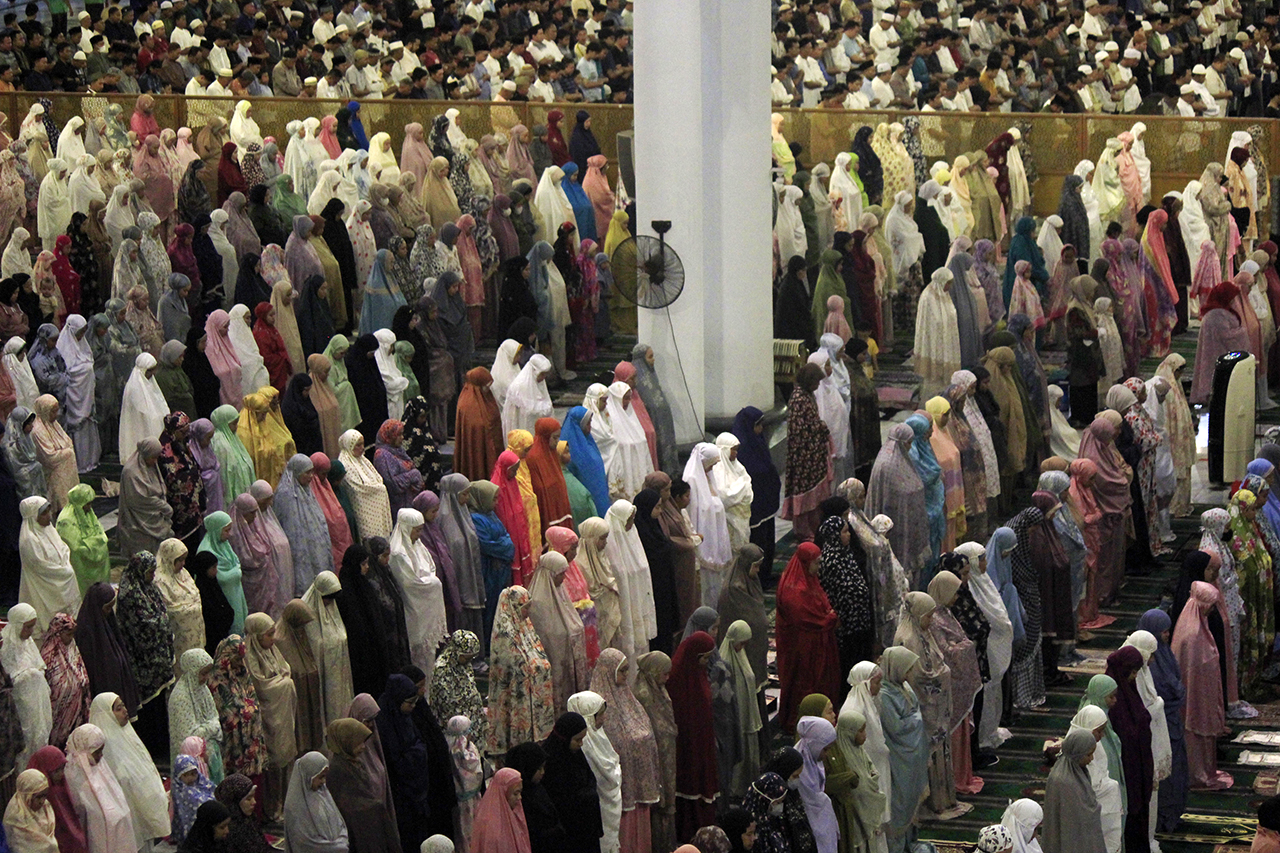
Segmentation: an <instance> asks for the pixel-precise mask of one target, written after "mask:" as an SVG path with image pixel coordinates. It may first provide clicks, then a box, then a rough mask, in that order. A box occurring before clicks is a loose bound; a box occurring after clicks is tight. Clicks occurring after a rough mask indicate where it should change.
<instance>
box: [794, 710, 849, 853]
mask: <svg viewBox="0 0 1280 853" xmlns="http://www.w3.org/2000/svg"><path fill="white" fill-rule="evenodd" d="M796 735H797V741H796V750H797V751H798V752H799V753H800V755H801V757H802V758H803V759H804V769H803V770H801V771H800V798H801V800H802V801H803V802H804V811H805V814H806V815H807V816H808V818H809V827H810V828H811V829H812V830H813V839H814V842H815V843H816V845H817V850H818V853H835V850H836V847H837V843H838V841H839V838H840V827H839V824H838V823H837V821H836V814H835V809H834V808H833V807H832V805H831V798H830V797H829V796H828V795H827V794H826V792H825V791H824V790H823V789H824V788H825V785H826V781H827V776H826V769H825V768H824V766H823V763H822V754H823V752H824V751H825V750H826V749H827V747H829V746H831V745H832V744H834V743H835V741H836V730H835V727H834V726H832V725H831V723H829V722H828V721H826V720H824V719H822V718H820V717H801V718H800V722H799V723H797V724H796Z"/></svg>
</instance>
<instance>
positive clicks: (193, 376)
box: [182, 323, 222, 418]
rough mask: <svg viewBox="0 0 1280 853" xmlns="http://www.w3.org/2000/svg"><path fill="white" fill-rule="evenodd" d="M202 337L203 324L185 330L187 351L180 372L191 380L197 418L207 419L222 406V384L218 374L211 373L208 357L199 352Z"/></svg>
mask: <svg viewBox="0 0 1280 853" xmlns="http://www.w3.org/2000/svg"><path fill="white" fill-rule="evenodd" d="M204 336H205V332H204V324H203V323H202V324H201V325H199V326H196V325H192V326H191V328H190V329H187V350H186V352H185V353H184V354H183V357H182V372H183V373H185V374H187V378H188V379H190V380H191V393H192V396H193V397H194V398H195V401H196V412H197V413H198V414H197V416H198V417H201V418H207V417H209V415H211V414H212V413H213V410H214V409H216V408H218V406H220V405H222V396H221V392H220V389H221V388H222V383H221V382H220V381H219V380H218V374H216V373H214V372H213V365H211V364H210V363H209V357H208V356H207V355H205V354H204V353H203V352H201V351H200V341H201V339H202V338H204Z"/></svg>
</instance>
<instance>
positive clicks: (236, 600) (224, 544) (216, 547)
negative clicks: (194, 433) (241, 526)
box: [196, 412, 249, 634]
mask: <svg viewBox="0 0 1280 853" xmlns="http://www.w3.org/2000/svg"><path fill="white" fill-rule="evenodd" d="M214 414H217V413H216V412H215V413H214ZM219 429H221V427H219ZM215 441H216V439H215ZM223 467H224V469H225V466H223ZM204 529H205V534H204V539H203V540H202V541H201V542H200V547H199V548H198V549H196V550H198V551H208V552H209V553H210V554H213V555H214V556H215V557H217V558H218V586H219V588H221V589H222V594H223V595H224V596H226V598H227V603H228V604H230V605H231V610H232V611H233V612H234V614H235V616H234V618H233V619H232V622H231V633H232V634H243V633H244V620H245V617H246V616H248V615H249V605H248V603H247V602H246V601H245V597H244V587H243V586H241V584H240V559H239V558H238V557H237V556H236V552H235V551H233V550H231V543H230V542H229V541H228V540H229V539H230V538H231V516H229V515H227V514H226V513H225V512H222V511H221V510H219V511H217V512H211V513H209V514H208V515H207V516H206V517H205V520H204Z"/></svg>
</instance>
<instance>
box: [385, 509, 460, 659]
mask: <svg viewBox="0 0 1280 853" xmlns="http://www.w3.org/2000/svg"><path fill="white" fill-rule="evenodd" d="M423 523H424V520H423V518H422V513H420V512H418V511H417V510H416V509H412V508H405V509H402V510H400V512H399V514H398V515H397V516H396V526H395V529H394V530H392V532H391V538H390V540H389V543H390V552H391V567H392V569H393V570H394V572H395V576H396V579H397V580H398V581H399V583H400V588H401V589H402V590H403V592H404V604H405V625H406V628H407V629H408V631H409V652H410V658H411V660H413V661H414V662H415V665H418V666H420V667H421V668H422V669H424V670H428V671H430V670H431V669H432V668H434V666H435V655H436V648H437V647H438V646H439V645H440V641H441V640H442V639H443V638H444V636H445V633H446V632H447V630H448V625H447V620H446V614H445V606H444V588H443V585H442V584H441V581H440V578H439V576H438V573H437V570H436V565H435V561H434V560H432V559H431V552H430V551H428V550H427V547H426V545H424V544H423V543H422V526H423Z"/></svg>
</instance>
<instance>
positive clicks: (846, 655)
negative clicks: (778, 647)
mask: <svg viewBox="0 0 1280 853" xmlns="http://www.w3.org/2000/svg"><path fill="white" fill-rule="evenodd" d="M814 541H815V542H816V543H817V544H818V545H819V546H820V547H821V549H822V558H821V568H820V569H819V573H818V577H819V579H820V580H821V583H822V588H823V589H824V590H825V591H826V595H827V599H828V600H829V601H830V602H831V607H832V609H833V610H835V612H836V615H837V616H838V617H839V623H838V625H837V626H836V642H837V645H838V646H839V650H840V671H841V672H848V671H849V669H851V668H852V667H853V665H854V664H855V663H857V662H858V661H860V660H866V659H868V658H871V657H872V656H873V653H874V651H875V649H874V646H875V642H876V632H875V626H874V624H873V621H872V620H873V610H872V604H871V594H870V591H869V589H868V588H867V583H866V575H865V574H864V572H863V569H862V567H860V566H859V565H858V562H857V559H856V558H855V557H854V555H853V551H852V550H851V549H850V547H849V546H850V543H851V542H852V541H853V531H852V530H851V529H850V527H849V522H848V521H847V520H846V519H845V517H844V516H843V515H838V516H833V517H832V518H828V519H827V520H826V521H824V522H822V526H821V527H819V528H818V533H817V535H816V536H815V537H814Z"/></svg>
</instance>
